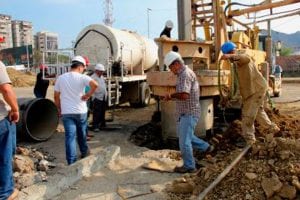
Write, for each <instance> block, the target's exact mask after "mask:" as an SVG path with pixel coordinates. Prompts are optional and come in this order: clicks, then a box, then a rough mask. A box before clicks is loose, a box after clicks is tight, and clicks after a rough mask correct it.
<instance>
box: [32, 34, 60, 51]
mask: <svg viewBox="0 0 300 200" xmlns="http://www.w3.org/2000/svg"><path fill="white" fill-rule="evenodd" d="M35 43H36V48H37V49H39V50H40V51H42V52H47V51H49V52H50V51H55V50H57V49H58V34H57V33H52V32H48V31H41V32H38V33H37V34H36V36H35Z"/></svg>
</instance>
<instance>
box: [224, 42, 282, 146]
mask: <svg viewBox="0 0 300 200" xmlns="http://www.w3.org/2000/svg"><path fill="white" fill-rule="evenodd" d="M221 50H222V52H223V55H222V57H221V59H222V60H229V61H230V62H232V63H234V64H235V66H236V71H237V75H238V83H239V90H240V94H241V96H242V103H243V105H242V136H243V138H244V139H245V140H246V142H247V144H248V145H252V144H254V143H255V141H256V139H255V134H254V132H255V128H254V121H255V120H256V121H257V122H258V123H259V124H260V125H261V126H263V127H265V128H266V129H268V130H269V132H273V133H276V132H278V131H280V129H279V128H278V126H277V125H276V124H274V123H272V122H271V121H270V119H269V117H268V115H267V114H266V112H265V111H264V108H263V105H264V99H265V95H266V92H267V88H268V84H267V81H266V80H265V78H264V77H263V76H262V74H261V73H260V72H259V70H258V69H257V67H256V66H255V63H254V62H253V60H252V58H251V57H250V56H249V55H247V54H239V53H237V52H236V45H235V44H234V43H233V42H230V41H229V42H225V43H224V44H223V45H222V47H221Z"/></svg>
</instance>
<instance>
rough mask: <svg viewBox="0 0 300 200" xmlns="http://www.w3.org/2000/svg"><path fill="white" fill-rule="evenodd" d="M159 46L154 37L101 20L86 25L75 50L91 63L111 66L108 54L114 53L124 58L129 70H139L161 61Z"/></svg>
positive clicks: (111, 55)
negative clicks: (107, 24) (103, 22)
mask: <svg viewBox="0 0 300 200" xmlns="http://www.w3.org/2000/svg"><path fill="white" fill-rule="evenodd" d="M157 50H158V47H157V45H156V43H155V42H154V41H153V40H150V39H148V38H145V37H143V36H140V35H138V34H137V33H134V32H130V31H127V30H117V29H114V28H111V27H108V26H105V25H100V24H93V25H89V26H87V27H85V28H84V29H83V30H82V31H81V32H80V33H79V35H78V36H77V38H76V43H75V54H76V55H83V56H87V57H88V58H89V60H90V62H91V64H96V63H102V64H104V65H106V66H107V64H108V58H109V57H112V60H113V61H120V60H121V59H122V61H123V63H124V65H125V66H126V67H128V70H129V71H130V70H131V69H133V71H134V72H135V71H136V72H138V73H140V72H141V71H144V70H147V69H149V68H151V67H154V66H156V65H157V61H158V55H157Z"/></svg>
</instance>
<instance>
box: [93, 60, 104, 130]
mask: <svg viewBox="0 0 300 200" xmlns="http://www.w3.org/2000/svg"><path fill="white" fill-rule="evenodd" d="M104 72H105V67H104V65H102V64H100V63H99V64H97V65H96V66H95V73H94V74H93V75H92V78H93V79H94V80H95V81H96V82H97V83H98V85H99V87H98V88H97V90H96V91H95V93H94V95H93V122H92V124H93V127H92V129H93V131H94V132H99V131H100V129H102V128H104V127H105V126H106V123H105V111H106V100H107V90H106V82H105V79H104V76H103V75H104Z"/></svg>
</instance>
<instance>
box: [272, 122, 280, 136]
mask: <svg viewBox="0 0 300 200" xmlns="http://www.w3.org/2000/svg"><path fill="white" fill-rule="evenodd" d="M279 131H280V128H279V127H278V126H277V125H276V124H273V125H272V126H271V128H270V133H273V134H276V133H278V132H279Z"/></svg>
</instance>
